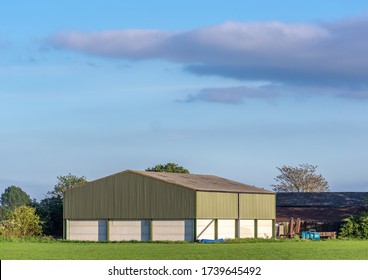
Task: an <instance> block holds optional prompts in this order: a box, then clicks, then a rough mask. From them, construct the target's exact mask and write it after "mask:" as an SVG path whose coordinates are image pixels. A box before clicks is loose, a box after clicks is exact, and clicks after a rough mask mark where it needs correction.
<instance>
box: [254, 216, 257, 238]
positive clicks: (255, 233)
mask: <svg viewBox="0 0 368 280" xmlns="http://www.w3.org/2000/svg"><path fill="white" fill-rule="evenodd" d="M254 238H258V220H257V219H254Z"/></svg>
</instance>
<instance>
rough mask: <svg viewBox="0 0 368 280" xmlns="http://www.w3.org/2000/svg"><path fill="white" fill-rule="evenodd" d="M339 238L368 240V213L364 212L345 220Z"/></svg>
mask: <svg viewBox="0 0 368 280" xmlns="http://www.w3.org/2000/svg"><path fill="white" fill-rule="evenodd" d="M339 236H340V237H347V238H361V239H368V213H367V212H364V213H361V214H359V215H356V216H350V217H349V218H346V219H344V220H343V224H342V226H341V227H340V232H339Z"/></svg>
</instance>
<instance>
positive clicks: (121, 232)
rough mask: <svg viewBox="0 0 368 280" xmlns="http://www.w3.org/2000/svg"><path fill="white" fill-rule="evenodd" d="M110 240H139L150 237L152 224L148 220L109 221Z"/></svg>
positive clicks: (145, 239)
mask: <svg viewBox="0 0 368 280" xmlns="http://www.w3.org/2000/svg"><path fill="white" fill-rule="evenodd" d="M109 234H110V236H109V240H111V241H119V240H139V241H147V240H149V239H150V224H149V221H147V220H141V221H109Z"/></svg>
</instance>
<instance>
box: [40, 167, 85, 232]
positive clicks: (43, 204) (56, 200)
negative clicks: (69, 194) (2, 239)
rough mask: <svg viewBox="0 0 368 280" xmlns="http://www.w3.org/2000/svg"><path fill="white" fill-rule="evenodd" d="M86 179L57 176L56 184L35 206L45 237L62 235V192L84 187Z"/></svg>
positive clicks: (69, 175) (70, 175)
mask: <svg viewBox="0 0 368 280" xmlns="http://www.w3.org/2000/svg"><path fill="white" fill-rule="evenodd" d="M87 182H88V181H87V180H86V177H84V176H82V177H78V176H76V175H72V174H70V173H69V174H68V175H66V176H58V177H57V183H56V185H55V186H54V189H53V190H52V191H51V192H48V193H47V196H46V197H45V198H44V199H42V200H41V201H40V203H39V204H38V205H36V209H37V214H38V215H39V216H40V217H41V220H42V221H43V231H44V233H45V234H47V235H52V236H55V237H60V236H62V235H63V198H64V191H66V190H69V189H72V188H74V187H78V186H81V185H84V184H85V183H87Z"/></svg>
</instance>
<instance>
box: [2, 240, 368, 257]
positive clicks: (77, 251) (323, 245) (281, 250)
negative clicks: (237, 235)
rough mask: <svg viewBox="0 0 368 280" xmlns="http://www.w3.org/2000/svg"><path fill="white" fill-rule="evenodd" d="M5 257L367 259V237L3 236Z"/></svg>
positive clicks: (3, 253) (3, 255)
mask: <svg viewBox="0 0 368 280" xmlns="http://www.w3.org/2000/svg"><path fill="white" fill-rule="evenodd" d="M0 259H2V260H33V259H35V260H77V259H78V260H242V259H245V260H368V241H361V240H327V241H295V240H267V241H266V240H246V241H240V242H225V243H218V244H200V243H138V242H137V243H94V242H80V243H78V242H60V241H48V242H40V241H24V240H23V241H7V240H0Z"/></svg>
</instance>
